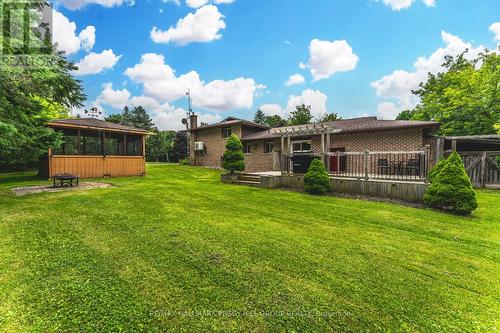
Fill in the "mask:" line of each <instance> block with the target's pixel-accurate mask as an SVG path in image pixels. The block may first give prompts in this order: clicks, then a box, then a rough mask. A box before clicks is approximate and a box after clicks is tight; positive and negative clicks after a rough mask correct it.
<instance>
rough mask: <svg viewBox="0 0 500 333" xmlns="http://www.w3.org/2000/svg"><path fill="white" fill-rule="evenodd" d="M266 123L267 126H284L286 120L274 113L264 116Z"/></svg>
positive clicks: (286, 123)
mask: <svg viewBox="0 0 500 333" xmlns="http://www.w3.org/2000/svg"><path fill="white" fill-rule="evenodd" d="M266 124H267V125H268V126H269V127H273V128H275V127H284V126H286V125H288V122H287V121H286V119H283V118H281V117H280V116H278V115H277V114H275V115H273V116H267V117H266Z"/></svg>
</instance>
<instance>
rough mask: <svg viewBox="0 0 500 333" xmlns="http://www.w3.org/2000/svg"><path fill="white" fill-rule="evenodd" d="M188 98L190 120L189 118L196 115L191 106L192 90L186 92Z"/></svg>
mask: <svg viewBox="0 0 500 333" xmlns="http://www.w3.org/2000/svg"><path fill="white" fill-rule="evenodd" d="M186 96H187V99H188V118H189V116H191V115H193V114H194V112H193V106H192V104H191V89H188V91H187V92H186Z"/></svg>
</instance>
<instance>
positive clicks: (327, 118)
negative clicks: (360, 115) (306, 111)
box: [319, 113, 342, 123]
mask: <svg viewBox="0 0 500 333" xmlns="http://www.w3.org/2000/svg"><path fill="white" fill-rule="evenodd" d="M336 120H342V117H339V115H338V114H337V113H326V114H325V115H323V116H322V117H320V118H319V122H321V123H327V122H330V121H336Z"/></svg>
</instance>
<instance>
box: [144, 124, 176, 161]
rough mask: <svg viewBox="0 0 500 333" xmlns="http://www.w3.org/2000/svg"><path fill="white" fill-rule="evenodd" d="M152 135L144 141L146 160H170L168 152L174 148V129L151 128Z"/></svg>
mask: <svg viewBox="0 0 500 333" xmlns="http://www.w3.org/2000/svg"><path fill="white" fill-rule="evenodd" d="M152 132H153V133H154V135H151V136H149V137H148V139H147V141H146V157H147V160H148V161H154V162H170V156H169V154H170V153H171V152H172V151H173V148H174V139H175V135H176V133H175V132H174V131H158V130H157V129H153V130H152Z"/></svg>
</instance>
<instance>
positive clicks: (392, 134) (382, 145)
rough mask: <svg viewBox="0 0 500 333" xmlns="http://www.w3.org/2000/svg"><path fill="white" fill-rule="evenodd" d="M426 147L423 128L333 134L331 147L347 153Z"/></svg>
mask: <svg viewBox="0 0 500 333" xmlns="http://www.w3.org/2000/svg"><path fill="white" fill-rule="evenodd" d="M423 146H424V137H423V130H422V129H421V128H408V129H396V130H387V131H376V132H366V133H351V134H332V136H331V137H330V147H332V148H345V149H346V151H365V150H371V151H405V150H406V151H410V150H421V149H422V147H423Z"/></svg>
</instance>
